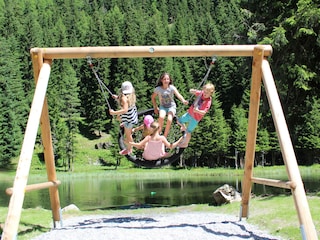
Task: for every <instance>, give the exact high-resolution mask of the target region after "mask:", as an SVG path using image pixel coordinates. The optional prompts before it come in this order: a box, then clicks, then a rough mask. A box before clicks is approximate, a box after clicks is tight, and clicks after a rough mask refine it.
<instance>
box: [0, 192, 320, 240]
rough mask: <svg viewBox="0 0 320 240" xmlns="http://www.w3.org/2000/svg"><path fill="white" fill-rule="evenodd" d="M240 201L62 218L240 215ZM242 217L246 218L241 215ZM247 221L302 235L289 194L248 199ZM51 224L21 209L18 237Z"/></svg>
mask: <svg viewBox="0 0 320 240" xmlns="http://www.w3.org/2000/svg"><path fill="white" fill-rule="evenodd" d="M308 202H309V205H310V209H311V214H312V216H313V221H314V224H315V226H316V227H317V229H318V235H319V236H320V231H319V226H320V215H319V214H318V213H319V211H320V204H319V202H320V198H319V197H308ZM239 209H240V204H239V203H232V204H227V205H223V206H220V207H214V206H209V205H190V206H180V207H170V208H144V209H133V210H95V211H81V212H76V211H73V212H68V213H64V214H63V218H64V219H67V218H70V217H73V216H80V215H92V214H102V215H106V216H107V215H116V214H118V213H121V214H125V213H127V214H135V213H136V214H142V213H146V214H147V213H152V214H157V213H174V212H188V211H206V212H213V213H220V214H230V215H233V216H237V217H238V216H239ZM6 211H7V209H6V208H0V222H2V223H3V222H4V216H5V215H6ZM243 220H244V221H245V219H243ZM246 221H247V222H249V223H251V224H253V225H257V226H259V227H260V228H261V229H266V230H267V231H268V232H269V233H270V234H272V235H274V236H281V237H283V238H284V239H290V240H296V239H301V233H300V230H299V222H298V217H297V213H296V211H295V208H294V203H293V198H292V197H291V196H278V197H273V196H269V197H264V198H262V197H258V198H253V199H252V200H251V201H250V216H249V218H248V219H247V220H246ZM51 226H52V222H51V211H49V210H45V209H24V210H23V212H22V215H21V221H20V226H19V234H18V239H21V240H27V239H31V238H33V237H35V236H38V235H40V234H42V233H44V232H47V231H49V230H50V227H51Z"/></svg>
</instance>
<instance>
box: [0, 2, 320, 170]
mask: <svg viewBox="0 0 320 240" xmlns="http://www.w3.org/2000/svg"><path fill="white" fill-rule="evenodd" d="M0 33H1V34H0V49H1V51H0V54H1V57H0V87H1V91H0V98H1V99H0V109H1V114H0V132H1V133H0V153H1V154H0V168H7V167H9V166H10V165H11V164H12V161H13V159H14V158H17V157H18V156H19V154H20V150H21V144H22V141H23V137H24V132H25V128H26V123H27V120H28V115H29V112H30V105H31V102H32V98H33V94H34V89H35V81H34V75H33V68H32V61H31V57H30V49H31V48H35V47H39V48H46V47H86V46H149V45H150V46H157V45H246V44H248V45H249V44H250V45H252V44H268V45H271V46H272V48H273V53H272V55H271V56H270V57H268V60H269V62H270V65H271V70H272V73H273V76H274V79H275V83H276V87H277V90H278V94H279V96H280V101H281V104H282V107H283V111H284V114H285V118H286V122H287V125H288V129H289V132H290V136H291V139H292V143H293V146H294V149H295V152H296V155H297V160H298V164H299V165H312V164H314V163H319V161H320V94H319V93H320V1H319V0H288V1H280V0H276V1H274V0H273V1H271V0H259V1H257V0H230V1H222V0H201V1H196V0H179V1H177V0H159V1H155V0H134V1H133V0H63V1H61V0H19V1H18V0H10V1H6V0H0ZM92 63H93V64H94V66H95V69H96V70H97V73H98V74H99V77H100V78H101V79H102V80H103V82H104V84H105V85H106V86H108V88H109V89H110V90H111V92H113V93H115V94H117V93H118V92H119V89H120V87H121V83H122V82H124V81H130V82H132V84H133V86H134V88H135V91H136V96H137V99H138V100H137V108H138V110H144V109H149V108H152V102H151V95H152V93H153V90H154V88H155V86H156V82H157V80H158V78H159V76H160V75H161V73H163V72H168V73H170V75H171V77H172V79H173V81H174V82H173V84H174V85H175V86H176V87H177V89H178V90H179V92H180V93H181V94H182V95H183V96H184V97H185V98H186V99H189V98H190V93H189V89H190V88H197V87H198V84H199V83H200V82H201V80H202V79H203V77H204V75H205V73H206V72H207V64H208V63H210V58H208V57H207V58H200V57H165V58H111V59H107V58H105V59H103V58H100V59H92ZM251 67H252V58H248V57H218V58H217V61H216V62H215V65H214V67H213V69H212V71H211V73H210V75H209V77H208V79H207V81H208V82H212V83H213V84H214V85H215V88H216V93H215V95H214V97H213V101H212V106H211V109H210V111H209V112H208V113H207V114H206V115H205V117H204V119H202V120H201V122H200V123H199V125H198V127H197V128H196V130H195V131H194V133H193V134H192V140H191V142H190V144H189V147H188V148H187V149H186V151H185V152H184V154H183V158H184V159H185V161H189V160H190V159H193V158H195V157H197V158H198V159H201V161H200V162H199V166H209V167H216V166H224V165H225V163H226V162H227V161H229V160H230V159H233V158H234V157H235V155H236V156H237V158H239V161H240V162H241V161H245V160H244V159H245V156H244V154H245V148H246V135H247V125H248V111H249V100H250V85H251V70H252V69H251ZM107 98H108V101H109V102H110V105H111V107H112V108H113V109H117V108H118V107H119V106H118V104H117V102H116V101H115V100H114V99H113V98H112V97H111V96H110V94H109V95H108V94H107ZM47 99H48V105H49V115H50V125H51V134H52V139H53V145H54V154H55V161H56V164H57V165H63V164H64V163H65V162H70V159H72V161H75V162H76V161H77V155H76V154H77V149H76V145H75V141H76V136H77V135H78V134H84V133H86V134H88V133H91V134H92V136H93V135H96V134H97V133H107V134H110V136H111V137H112V140H111V141H112V142H113V143H114V145H113V147H112V149H111V150H112V151H113V152H114V154H115V155H116V154H118V151H119V148H118V146H117V145H116V143H117V136H118V135H117V134H118V129H119V122H118V121H116V120H115V119H114V118H113V117H112V116H111V115H110V114H109V109H108V104H106V99H105V96H104V95H103V94H102V93H101V89H100V88H99V84H98V83H97V80H96V77H95V75H94V74H93V73H92V70H91V69H90V67H89V66H88V62H87V59H63V60H54V61H53V64H52V69H51V74H50V81H49V85H48V89H47ZM175 100H176V103H177V114H178V115H182V114H183V113H184V112H185V111H186V110H187V106H184V105H183V104H182V103H181V101H179V100H178V99H175ZM259 113H260V115H259V121H258V134H257V142H256V164H265V165H281V164H283V160H282V156H281V151H280V148H279V143H278V139H277V135H276V131H275V127H274V123H273V119H272V116H271V111H270V108H269V104H268V101H267V98H266V94H265V91H264V89H263V86H262V92H261V102H260V112H259ZM39 131H40V130H39ZM94 133H95V134H94ZM39 135H40V134H39ZM36 141H37V142H38V143H39V144H41V138H40V137H38V138H37V140H36ZM233 161H234V160H233Z"/></svg>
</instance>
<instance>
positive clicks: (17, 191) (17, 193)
mask: <svg viewBox="0 0 320 240" xmlns="http://www.w3.org/2000/svg"><path fill="white" fill-rule="evenodd" d="M41 59H42V58H41ZM50 69H51V68H50V64H47V63H45V64H43V66H42V68H41V71H40V74H39V81H38V84H37V86H36V89H35V93H34V97H33V101H32V105H31V109H30V114H29V118H28V122H27V127H26V131H25V135H24V139H23V143H22V148H21V153H20V158H19V162H18V167H17V171H16V176H15V179H14V184H13V190H12V196H11V198H10V202H9V209H8V215H7V218H6V221H5V225H4V229H3V233H2V238H1V239H2V240H11V239H15V238H16V236H17V231H18V226H19V221H20V217H21V210H22V206H23V201H24V196H25V188H26V185H27V181H28V176H29V171H30V165H31V159H32V154H33V149H34V145H35V140H36V136H37V132H38V128H39V122H40V115H41V112H42V107H43V102H44V98H45V94H46V90H47V86H48V81H49V75H50Z"/></svg>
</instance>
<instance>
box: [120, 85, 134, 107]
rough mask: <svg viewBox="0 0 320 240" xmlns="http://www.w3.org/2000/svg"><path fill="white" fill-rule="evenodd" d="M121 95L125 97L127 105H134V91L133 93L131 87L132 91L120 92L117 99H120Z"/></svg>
mask: <svg viewBox="0 0 320 240" xmlns="http://www.w3.org/2000/svg"><path fill="white" fill-rule="evenodd" d="M122 96H126V97H127V99H128V105H129V107H132V106H134V105H136V93H135V91H134V89H133V91H132V93H130V94H123V93H122V92H120V94H119V99H121V98H122Z"/></svg>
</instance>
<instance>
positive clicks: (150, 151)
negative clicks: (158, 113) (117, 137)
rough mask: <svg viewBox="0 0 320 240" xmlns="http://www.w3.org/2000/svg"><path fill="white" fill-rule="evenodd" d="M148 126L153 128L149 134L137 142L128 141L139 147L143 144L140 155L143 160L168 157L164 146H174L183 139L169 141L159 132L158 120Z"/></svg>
mask: <svg viewBox="0 0 320 240" xmlns="http://www.w3.org/2000/svg"><path fill="white" fill-rule="evenodd" d="M150 127H151V128H152V130H153V131H152V133H151V135H149V136H146V137H145V138H144V139H143V140H142V141H141V142H139V143H135V142H129V144H130V145H131V146H133V147H136V148H139V149H140V148H141V147H143V146H144V151H143V154H142V157H143V158H144V159H145V160H157V159H159V158H163V157H168V153H167V152H166V151H165V147H167V148H170V149H172V148H176V147H177V146H178V144H179V143H180V142H181V140H182V139H183V138H182V137H181V138H180V139H179V140H178V141H176V142H174V143H169V142H168V140H167V138H166V137H165V136H163V135H160V134H159V132H160V125H159V123H158V122H153V123H151V125H150Z"/></svg>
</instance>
